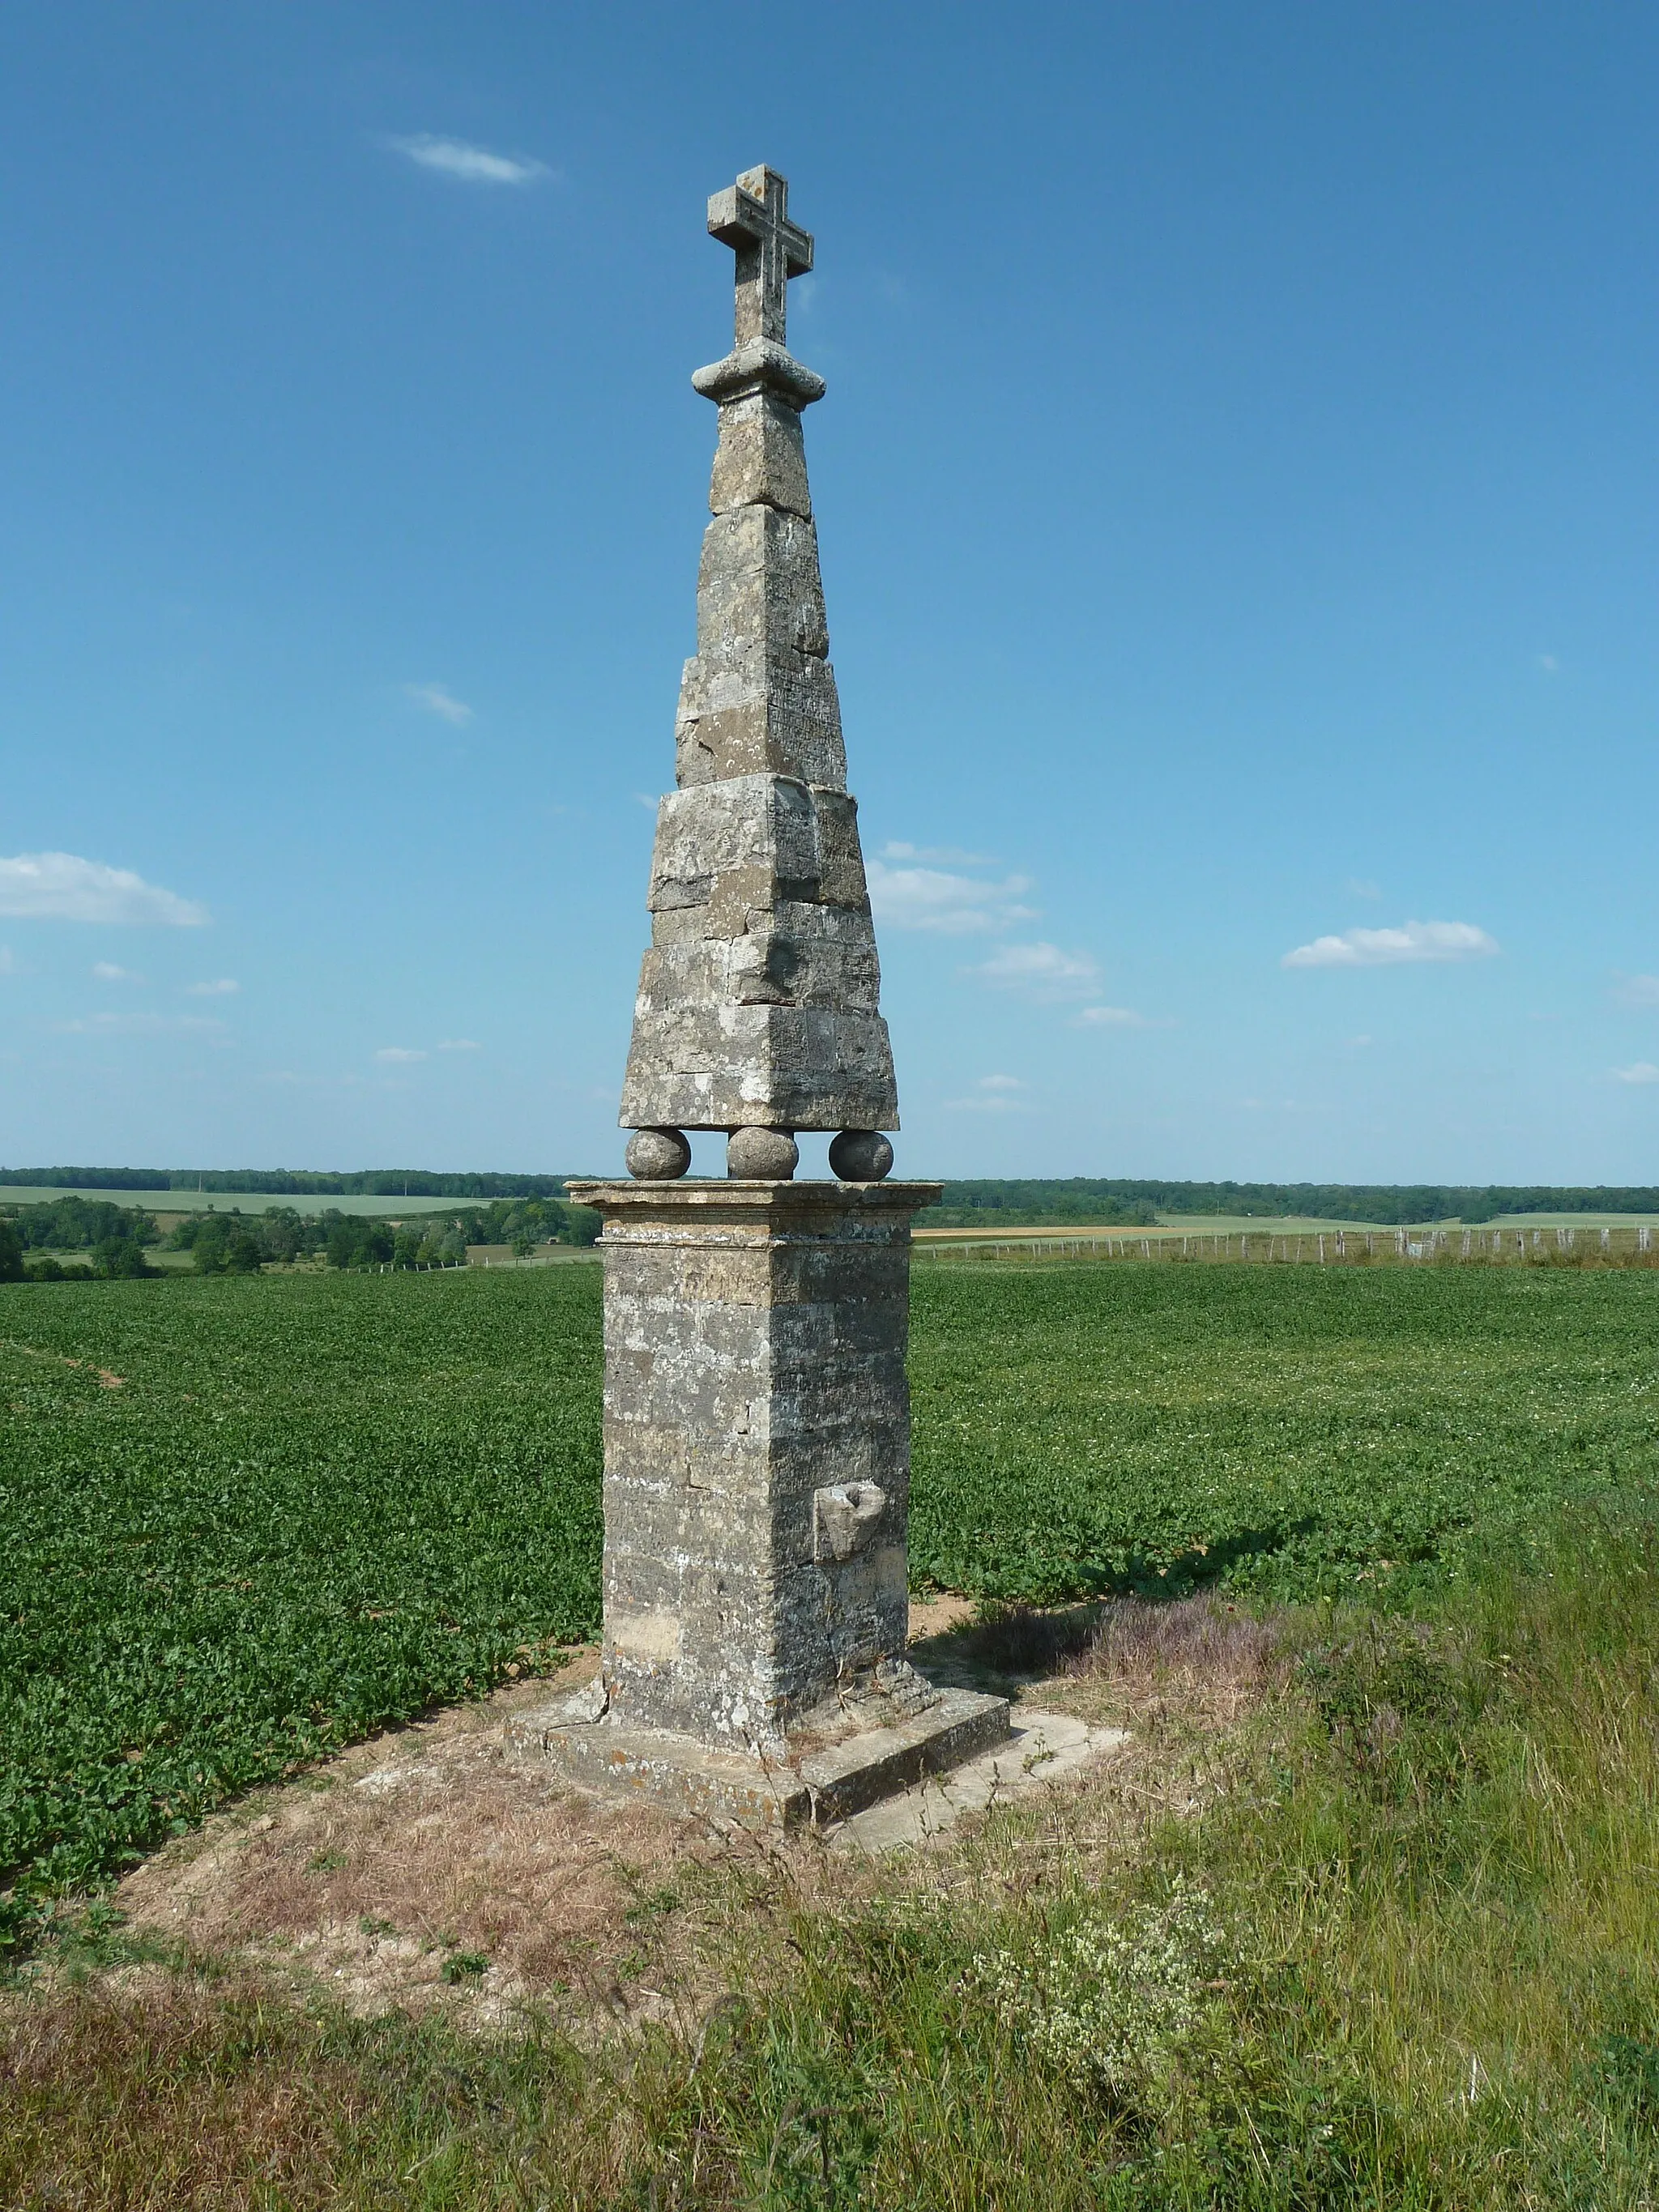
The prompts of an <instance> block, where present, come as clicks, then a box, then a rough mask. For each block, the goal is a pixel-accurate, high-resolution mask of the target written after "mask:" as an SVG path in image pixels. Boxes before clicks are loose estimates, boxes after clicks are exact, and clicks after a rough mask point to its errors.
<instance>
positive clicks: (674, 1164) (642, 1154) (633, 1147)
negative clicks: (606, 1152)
mask: <svg viewBox="0 0 1659 2212" xmlns="http://www.w3.org/2000/svg"><path fill="white" fill-rule="evenodd" d="M625 1157H626V1159H627V1163H628V1172H629V1175H631V1176H637V1177H638V1178H639V1180H640V1181H641V1182H675V1181H677V1180H678V1177H679V1176H683V1175H684V1173H685V1172H686V1170H687V1169H688V1168H689V1167H690V1164H691V1147H690V1145H689V1144H688V1143H687V1141H686V1139H685V1133H684V1130H681V1129H635V1132H634V1133H633V1135H632V1136H631V1137H630V1138H629V1140H628V1151H627V1153H626V1155H625Z"/></svg>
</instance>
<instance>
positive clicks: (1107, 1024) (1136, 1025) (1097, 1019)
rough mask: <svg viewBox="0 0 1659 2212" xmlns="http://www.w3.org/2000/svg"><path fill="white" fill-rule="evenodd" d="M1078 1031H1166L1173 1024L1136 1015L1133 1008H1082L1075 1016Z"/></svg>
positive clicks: (1173, 1025) (1144, 1015)
mask: <svg viewBox="0 0 1659 2212" xmlns="http://www.w3.org/2000/svg"><path fill="white" fill-rule="evenodd" d="M1077 1024H1078V1027H1079V1029H1085V1030H1097V1029H1098V1030H1168V1029H1173V1028H1174V1027H1175V1024H1174V1023H1173V1022H1171V1021H1170V1020H1169V1019H1168V1018H1167V1017H1165V1018H1163V1019H1159V1020H1155V1019H1154V1018H1153V1017H1152V1015H1151V1014H1138V1013H1136V1012H1135V1010H1134V1008H1133V1006H1084V1007H1083V1008H1081V1009H1080V1010H1079V1013H1078V1016H1077Z"/></svg>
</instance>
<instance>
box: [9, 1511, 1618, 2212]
mask: <svg viewBox="0 0 1659 2212" xmlns="http://www.w3.org/2000/svg"><path fill="white" fill-rule="evenodd" d="M1559 1533H1560V1534H1562V1536H1563V1538H1564V1541H1562V1543H1561V1545H1560V1547H1559V1553H1558V1565H1556V1567H1555V1568H1554V1569H1553V1571H1549V1572H1545V1573H1541V1572H1537V1571H1531V1570H1529V1569H1528V1567H1527V1566H1526V1565H1525V1563H1524V1562H1518V1561H1516V1559H1514V1558H1513V1557H1512V1556H1505V1555H1504V1553H1502V1552H1501V1551H1498V1552H1493V1553H1489V1554H1487V1555H1486V1556H1484V1557H1480V1558H1471V1559H1469V1560H1468V1562H1467V1563H1466V1571H1464V1572H1463V1573H1462V1574H1460V1575H1459V1576H1457V1577H1453V1578H1451V1579H1450V1580H1449V1581H1448V1582H1447V1583H1445V1584H1443V1587H1442V1589H1440V1591H1439V1592H1438V1593H1437V1596H1436V1599H1435V1601H1434V1602H1433V1603H1432V1604H1431V1605H1425V1606H1423V1607H1419V1609H1418V1611H1417V1612H1416V1613H1414V1614H1413V1616H1412V1617H1410V1618H1409V1619H1407V1618H1406V1617H1404V1616H1399V1615H1395V1616H1385V1615H1380V1614H1378V1613H1376V1611H1375V1610H1372V1609H1367V1608H1362V1607H1328V1606H1314V1607H1301V1608H1297V1609H1295V1610H1292V1611H1289V1612H1279V1613H1275V1614H1273V1617H1272V1619H1271V1621H1270V1623H1269V1624H1268V1626H1267V1627H1266V1628H1264V1627H1263V1626H1261V1624H1259V1623H1258V1622H1256V1621H1255V1620H1253V1619H1251V1618H1250V1617H1249V1616H1247V1615H1243V1614H1238V1615H1235V1616H1231V1617H1230V1616H1226V1615H1224V1614H1222V1613H1218V1612H1216V1611H1214V1610H1212V1604H1213V1601H1210V1600H1206V1599H1196V1600H1189V1601H1186V1602H1185V1603H1184V1604H1182V1603H1181V1602H1177V1603H1176V1605H1174V1606H1167V1605H1161V1606H1148V1605H1145V1604H1137V1602H1136V1601H1128V1602H1127V1604H1123V1605H1120V1606H1118V1607H1115V1608H1114V1609H1113V1610H1112V1611H1111V1612H1109V1614H1108V1616H1107V1620H1106V1624H1105V1626H1104V1630H1103V1633H1102V1634H1101V1635H1100V1636H1099V1637H1098V1638H1097V1639H1096V1640H1095V1642H1094V1644H1092V1645H1091V1647H1089V1648H1088V1649H1086V1650H1084V1651H1083V1652H1082V1653H1081V1654H1079V1655H1077V1656H1074V1657H1073V1660H1072V1662H1071V1669H1072V1671H1071V1673H1070V1674H1069V1676H1068V1677H1067V1686H1066V1687H1063V1688H1062V1689H1061V1691H1060V1692H1059V1694H1069V1695H1071V1696H1073V1698H1080V1699H1088V1698H1090V1697H1093V1698H1095V1699H1097V1700H1104V1701H1105V1703H1106V1704H1107V1705H1108V1706H1109V1705H1110V1704H1111V1703H1112V1701H1114V1700H1118V1701H1121V1702H1123V1703H1127V1705H1131V1706H1132V1707H1133V1711H1134V1713H1135V1716H1136V1719H1137V1724H1138V1729H1139V1735H1140V1739H1141V1741H1140V1749H1139V1758H1138V1760H1137V1761H1135V1762H1133V1763H1132V1764H1131V1765H1130V1766H1129V1767H1128V1768H1127V1771H1123V1770H1116V1769H1114V1768H1111V1767H1108V1768H1106V1769H1103V1770H1101V1771H1099V1773H1098V1774H1097V1776H1096V1777H1095V1778H1094V1779H1093V1781H1092V1782H1091V1783H1088V1784H1085V1785H1083V1786H1082V1787H1080V1788H1079V1790H1076V1791H1075V1792H1074V1793H1071V1794H1068V1795H1066V1796H1057V1797H1055V1798H1054V1799H1053V1800H1052V1801H1050V1802H1047V1803H1044V1804H1041V1805H1038V1806H1035V1807H1031V1806H1027V1807H1022V1808H1009V1809H1006V1810H1004V1811H1002V1812H1000V1813H994V1814H991V1815H990V1816H989V1818H988V1819H987V1821H986V1822H985V1823H984V1825H983V1826H982V1827H981V1829H980V1830H979V1831H978V1832H976V1833H975V1834H973V1835H971V1836H969V1837H967V1838H963V1839H962V1840H961V1841H959V1842H958V1843H957V1844H956V1845H955V1846H954V1847H953V1848H951V1849H950V1850H944V1851H940V1852H937V1853H934V1854H931V1855H924V1857H922V1858H921V1859H920V1860H915V1861H900V1862H897V1863H890V1864H889V1865H888V1866H887V1867H885V1868H884V1869H880V1870H878V1871H876V1872H874V1873H869V1872H866V1873H862V1874H860V1872H858V1871H857V1870H856V1869H848V1870H846V1871H844V1872H843V1874H842V1876H841V1878H840V1879H839V1881H838V1882H837V1883H836V1884H835V1885H833V1886H832V1885H830V1884H829V1883H825V1882H819V1883H817V1885H816V1886H815V1885H814V1884H813V1883H812V1882H811V1881H810V1880H808V1879H805V1878H804V1877H802V1876H800V1875H797V1874H793V1873H792V1872H791V1870H790V1869H789V1868H788V1867H787V1865H786V1866H784V1867H783V1868H781V1869H773V1870H772V1871H771V1873H770V1874H769V1875H760V1874H757V1873H756V1872H755V1871H754V1869H752V1867H736V1866H734V1867H732V1868H731V1869H728V1870H726V1872H725V1873H724V1874H720V1875H716V1876H714V1877H711V1879H713V1880H714V1881H717V1882H718V1883H720V1884H723V1890H720V1891H718V1892H717V1891H712V1890H711V1891H709V1892H708V1893H705V1894H703V1895H702V1896H701V1897H700V1898H697V1899H694V1900H693V1903H694V1904H695V1905H696V1911H697V1912H698V1913H699V1915H700V1916H701V1917H702V1919H703V1920H704V1921H705V1922H706V1923H708V1925H710V1926H711V1927H713V1928H714V1929H716V1935H715V1936H714V1941H715V1942H717V1943H718V1944H720V1945H723V1946H724V1954H725V1965H726V1977H727V1988H726V1994H725V1995H724V1996H720V1997H718V1998H717V1999H716V2000H715V2001H714V2002H712V2003H710V2002H704V2003H702V2005H701V2006H700V2007H699V2008H698V2009H697V2010H696V2012H689V2013H687V2014H685V2015H684V2017H683V2018H682V2019H680V2020H679V2021H677V2022H675V2023H672V2024H669V2025H665V2026H662V2027H653V2028H647V2029H645V2030H642V2031H638V2032H635V2033H628V2034H625V2035H620V2036H611V2037H600V2038H599V2039H598V2041H597V2042H595V2041H593V2040H592V2039H587V2040H586V2042H585V2043H584V2045H582V2047H580V2048H579V2047H578V2046H577V2045H574V2044H573V2043H572V2042H571V2041H570V2040H568V2039H567V2038H565V2037H563V2036H561V2035H560V2034H557V2033H554V2032H553V2031H551V2030H550V2029H547V2028H543V2029H538V2028H536V2027H534V2026H533V2025H532V2027H531V2028H530V2029H529V2030H527V2031H526V2033H521V2034H519V2035H515V2036H512V2037H505V2036H502V2037H495V2038H491V2037H483V2036H465V2035H461V2034H459V2033H456V2032H455V2031H454V2030H453V2029H451V2028H447V2027H444V2026H443V2025H442V2024H441V2023H429V2024H428V2025H425V2026H420V2027H417V2026H416V2025H413V2024H411V2023H410V2022H409V2021H404V2020H402V2019H398V2018H395V2017H394V2018H391V2019H386V2020H382V2021H354V2020H351V2019H349V2018H347V2017H346V2016H345V2015H343V2014H342V2013H341V2012H339V2011H337V2009H335V2008H332V2007H331V2006H330V2005H329V2004H328V2003H327V2002H325V2001H324V2000H319V2001H318V2002H312V2003H307V2002H295V2001H294V2000H293V1999H292V1998H280V1997H277V1996H274V1995H273V1994H272V1992H271V1990H270V1989H269V1988H268V1987H264V1986H262V1985H260V1984H258V1983H257V1982H253V1981H252V1980H249V1979H247V1978H244V1977H242V1976H240V1975H239V1973H238V1972H236V1971H235V1970H234V1969H229V1968H226V1967H220V1966H215V1965H214V1963H213V1962H211V1961H204V1960H197V1961H194V1962H191V1964H190V1966H188V1968H187V1969H186V1970H185V1971H179V1972H172V1973H168V1972H166V1971H164V1970H163V1969H161V1968H159V1967H156V1966H150V1967H148V1968H145V1969H143V1970H141V1971H140V1972H139V1973H138V1975H137V1979H136V1981H135V1980H133V1979H132V1978H131V1972H129V1976H128V1979H127V1982H126V1984H125V1986H124V1985H122V1984H120V1983H119V1981H117V1982H116V1983H114V1984H112V1982H111V1981H110V1980H109V1978H107V1977H106V1975H105V1974H104V1973H103V1972H102V1970H101V1962H100V1957H99V1955H98V1953H97V1948H96V1945H97V1942H98V1941H100V1940H101V1941H102V1942H103V1943H104V1944H105V1947H106V1954H107V1955H111V1956H118V1945H119V1940H120V1939H119V1936H118V1933H116V1934H114V1935H110V1934H108V1933H107V1932H106V1934H105V1935H104V1936H102V1937H101V1938H97V1937H95V1936H94V1938H89V1939H88V1942H86V1944H85V1945H84V1946H83V1952H82V1958H81V1960H80V1961H79V1967H78V1971H79V1973H80V1976H81V1979H80V1981H79V1983H78V1985H77V1984H76V1981H75V1979H74V1978H73V1976H71V1975H70V1974H69V1973H67V1972H58V1974H57V1975H56V1976H55V1977H54V1978H52V1981H51V1982H50V1983H49V1984H46V1985H45V1986H43V1988H42V1989H41V1990H40V1992H39V1993H38V1994H35V1995H33V1996H27V1997H22V1996H20V1997H15V1998H14V1999H13V2000H12V2002H10V2004H9V2006H8V2007H6V2008H3V2009H0V2102H3V2105H4V2107H5V2110H6V2112H7V2114H8V2123H7V2126H6V2128H5V2130H3V2131H0V2202H4V2203H29V2204H33V2203H40V2204H54V2203H55V2204H68V2205H74V2206H76V2207H77V2208H85V2212H101V2208H104V2207H116V2206H119V2207H121V2208H123V2212H140V2208H143V2209H144V2212H148V2208H150V2207H156V2208H160V2207H161V2206H164V2205H165V2206H173V2205H176V2204H181V2203H182V2204H196V2203H199V2204H204V2205H205V2204H208V2203H211V2204H212V2205H214V2206H215V2207H224V2208H237V2212H240V2208H242V2207H248V2208H253V2207H262V2208H263V2207H270V2206H277V2205H280V2206H283V2207H284V2208H286V2207H289V2206H295V2207H308V2206H312V2205H318V2206H321V2205H325V2204H326V2205H330V2206H339V2207H343V2208H356V2207H362V2208H365V2212H366V2208H368V2207H371V2206H373V2207H377V2208H379V2207H384V2206H388V2205H394V2206H405V2205H407V2206H422V2207H430V2208H439V2207H442V2208H446V2212H449V2209H450V2208H453V2212H485V2208H489V2212H496V2208H501V2212H505V2208H508V2207H512V2208H523V2207H526V2206H544V2207H547V2208H549V2212H553V2208H566V2207H569V2208H575V2207H579V2206H580V2207H588V2206H603V2207H611V2206H616V2207H641V2208H643V2207H650V2206H653V2205H654V2206H659V2207H669V2206H678V2207H691V2206H701V2207H709V2208H714V2207H720V2208H726V2207H730V2208H733V2212H735V2208H738V2207H764V2208H783V2207H822V2208H829V2207H849V2208H850V2207H854V2206H859V2207H868V2208H872V2212H878V2208H887V2207H890V2206H894V2205H897V2204H901V2203H902V2204H905V2205H907V2206H913V2207H915V2212H964V2208H969V2207H987V2208H989V2207H994V2208H997V2212H1028V2208H1029V2212H1038V2208H1042V2212H1051V2208H1053V2209H1054V2212H1073V2208H1075V2209H1076V2212H1082V2208H1085V2207H1089V2208H1097V2207H1104V2208H1108V2212H1153V2208H1158V2212H1164V2208H1178V2207H1192V2208H1200V2207H1203V2208H1216V2209H1217V2212H1219V2209H1220V2208H1224V2207H1225V2208H1239V2212H1256V2209H1257V2208H1260V2212H1268V2208H1273V2212H1279V2208H1285V2212H1289V2208H1307V2212H1314V2208H1321V2212H1322V2208H1333V2209H1334V2212H1337V2209H1338V2208H1353V2212H1360V2208H1366V2212H1371V2209H1372V2208H1376V2212H1381V2208H1384V2207H1386V2208H1388V2212H1499V2208H1504V2212H1507V2209H1508V2208H1523V2207H1524V2208H1534V2207H1535V2208H1539V2212H1543V2208H1546V2207H1547V2208H1551V2212H1556V2208H1564V2207H1565V2208H1584V2212H1639V2208H1643V2207H1645V2206H1649V2205H1650V2204H1651V2203H1652V2202H1653V2200H1654V2195H1655V2192H1656V2190H1659V2037H1656V2023H1659V1973H1656V1961H1659V1945H1656V1937H1659V1925H1656V1921H1659V1893H1656V1881H1655V1877H1654V1873H1653V1869H1654V1867H1655V1865H1656V1863H1659V1857H1656V1847H1659V1694H1656V1677H1655V1670H1654V1668H1653V1665H1652V1652H1653V1650H1654V1649H1655V1648H1656V1644H1659V1553H1656V1547H1655V1542H1654V1538H1653V1534H1652V1531H1651V1529H1650V1528H1646V1527H1644V1525H1642V1524H1641V1523H1640V1522H1626V1523H1623V1524H1620V1522H1616V1521H1614V1520H1613V1519H1611V1518H1604V1519H1601V1520H1596V1521H1594V1522H1590V1523H1589V1524H1585V1523H1582V1522H1581V1523H1580V1524H1578V1525H1577V1526H1576V1527H1575V1528H1574V1529H1573V1530H1572V1532H1571V1541H1565V1533H1566V1532H1565V1531H1563V1532H1559ZM1241 1671H1242V1672H1243V1673H1244V1674H1248V1675H1249V1677H1250V1679H1251V1680H1253V1681H1254V1683H1255V1689H1254V1691H1253V1692H1252V1703H1251V1705H1250V1707H1249V1710H1247V1711H1246V1712H1245V1713H1244V1716H1243V1717H1242V1718H1240V1719H1237V1720H1236V1721H1235V1722H1234V1723H1232V1724H1231V1726H1229V1727H1226V1728H1223V1729H1217V1728H1215V1727H1213V1726H1206V1725H1205V1724H1204V1723H1202V1721H1201V1720H1200V1719H1195V1717H1194V1716H1195V1715H1196V1714H1199V1713H1200V1711H1201V1709H1202V1706H1203V1693H1204V1691H1205V1689H1206V1685H1207V1684H1210V1683H1212V1681H1213V1680H1215V1679H1216V1678H1217V1677H1218V1676H1222V1677H1225V1676H1227V1675H1229V1674H1230V1672H1231V1674H1233V1675H1237V1674H1240V1673H1241ZM1200 1775H1201V1777H1202V1780H1201V1782H1200V1781H1196V1780H1195V1778H1198V1777H1200ZM647 1940H648V1937H647V1936H645V1935H643V1934H642V1936H641V1941H642V1942H644V1941H647ZM1011 1961H1012V1968H1011V1966H1010V1962H1011Z"/></svg>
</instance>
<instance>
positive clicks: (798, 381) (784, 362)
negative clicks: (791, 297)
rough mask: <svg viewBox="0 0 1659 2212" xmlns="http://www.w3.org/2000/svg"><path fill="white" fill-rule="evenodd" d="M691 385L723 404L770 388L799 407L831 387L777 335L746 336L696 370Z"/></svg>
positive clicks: (805, 405)
mask: <svg viewBox="0 0 1659 2212" xmlns="http://www.w3.org/2000/svg"><path fill="white" fill-rule="evenodd" d="M691 388H692V390H693V391H694V392H701V393H702V396H703V398H705V399H713V400H715V401H718V402H719V403H720V404H725V402H726V401H727V400H728V399H744V398H748V396H749V395H750V393H751V392H772V393H774V394H775V396H776V397H777V398H780V399H781V400H784V401H786V402H787V404H788V405H789V406H791V407H793V408H795V409H796V410H799V409H800V408H803V407H810V406H811V404H812V403H813V401H814V400H815V399H822V398H823V395H824V393H825V392H827V391H828V390H829V386H828V385H827V384H825V382H824V380H823V378H822V377H821V376H820V375H819V374H818V373H817V370H816V369H814V368H808V367H807V366H806V364H805V362H802V361H797V360H796V359H795V356H793V354H792V353H791V352H790V350H789V349H788V347H787V346H781V345H780V344H779V343H778V342H777V340H776V339H775V338H747V339H745V340H744V343H743V344H742V345H740V346H738V347H737V348H735V349H734V350H733V351H732V352H731V353H729V354H727V355H726V358H725V360H724V361H711V362H709V364H708V367H707V368H700V369H697V370H696V371H695V373H694V374H693V375H692V378H691Z"/></svg>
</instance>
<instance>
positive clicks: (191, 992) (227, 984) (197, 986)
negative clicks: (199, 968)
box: [185, 975, 241, 999]
mask: <svg viewBox="0 0 1659 2212" xmlns="http://www.w3.org/2000/svg"><path fill="white" fill-rule="evenodd" d="M240 989H241V985H240V983H239V982H238V981H236V978H235V977H234V975H219V976H216V977H215V979H214V980H213V981H211V982H210V983H186V984H185V997H186V998H187V999H228V998H231V997H233V996H234V994H235V993H236V992H238V991H240Z"/></svg>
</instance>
